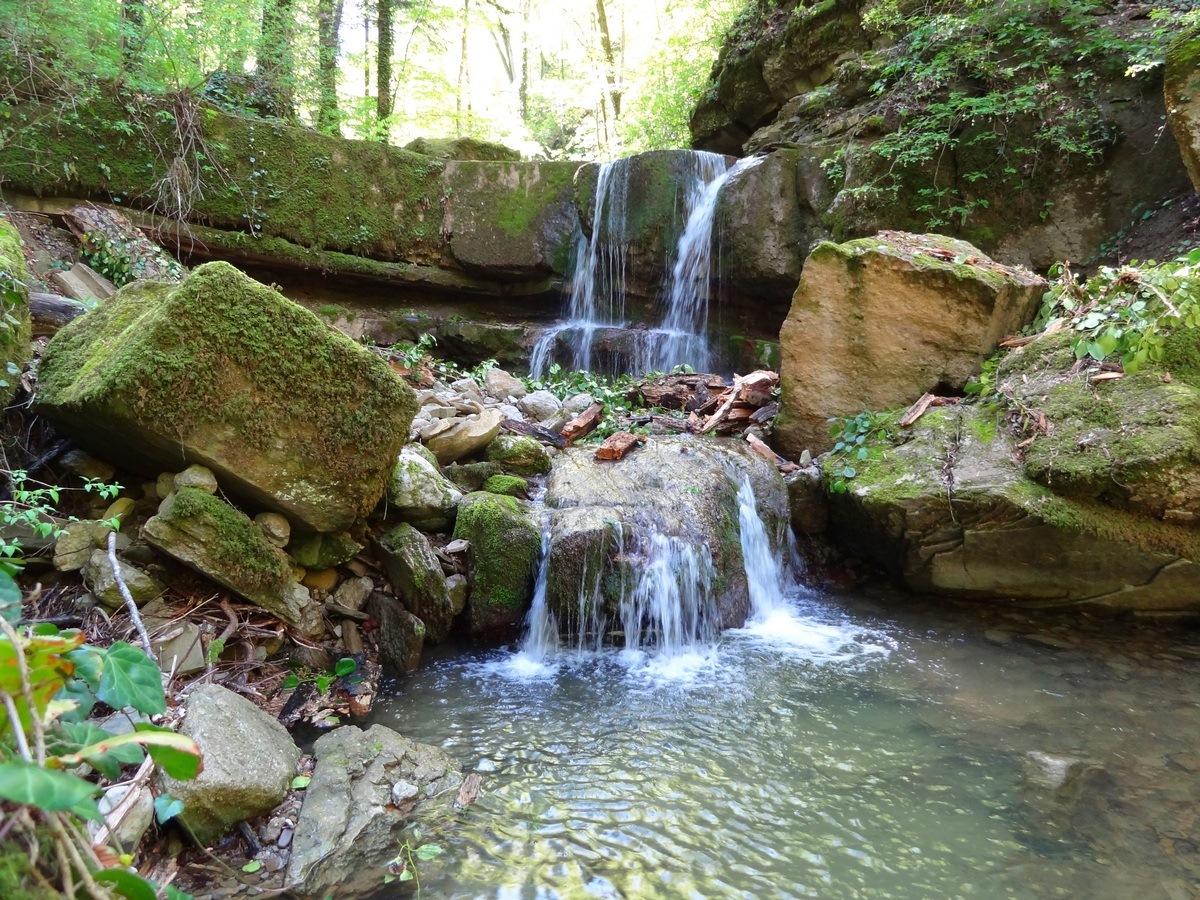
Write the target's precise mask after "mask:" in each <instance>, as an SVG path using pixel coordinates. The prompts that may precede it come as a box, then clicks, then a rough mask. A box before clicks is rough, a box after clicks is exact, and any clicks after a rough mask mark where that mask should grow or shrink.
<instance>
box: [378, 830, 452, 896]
mask: <svg viewBox="0 0 1200 900" xmlns="http://www.w3.org/2000/svg"><path fill="white" fill-rule="evenodd" d="M420 840H421V832H420V831H419V830H416V829H414V831H413V833H412V837H411V838H410V839H408V840H406V841H404V842H403V843H402V844H400V852H399V853H397V854H396V855H395V856H393V857H392V858H391V859H390V860H388V862H387V874H386V875H384V876H383V883H384V884H391V883H392V882H393V881H412V882H415V883H416V886H417V896H418V897H419V896H421V878H420V874H419V873H418V871H417V860H421V861H422V862H428V861H429V860H431V859H435V858H437V857H438V856H441V854H442V848H441V847H440V846H438V845H437V844H428V843H426V844H422V843H420ZM414 844H417V846H415V847H414V846H413V845H414Z"/></svg>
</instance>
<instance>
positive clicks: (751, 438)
mask: <svg viewBox="0 0 1200 900" xmlns="http://www.w3.org/2000/svg"><path fill="white" fill-rule="evenodd" d="M746 443H747V444H749V445H750V449H751V450H753V451H754V452H755V453H757V454H758V455H759V456H761V457H762V458H763V459H765V460H767V461H768V462H771V463H774V464H775V465H777V466H778V467H779V471H780V472H784V473H787V472H795V471H797V470H798V469H799V468H800V467H799V466H798V465H796V464H795V463H794V462H792V461H791V460H787V459H784V458H783V457H782V456H780V455H779V454H778V453H776V452H775V451H774V450H772V449H771V448H770V447H768V446H767V445H766V444H764V443H763V442H762V439H761V438H759V437H758V435H754V434H748V435H746Z"/></svg>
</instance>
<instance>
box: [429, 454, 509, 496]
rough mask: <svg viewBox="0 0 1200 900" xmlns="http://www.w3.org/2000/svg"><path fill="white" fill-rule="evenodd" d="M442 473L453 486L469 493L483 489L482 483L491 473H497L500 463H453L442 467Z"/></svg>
mask: <svg viewBox="0 0 1200 900" xmlns="http://www.w3.org/2000/svg"><path fill="white" fill-rule="evenodd" d="M442 474H443V475H445V476H446V477H447V478H449V479H450V481H451V482H453V483H454V486H455V487H457V488H459V489H461V490H463V491H466V492H467V493H470V492H471V491H481V490H483V485H484V483H485V482H486V481H487V480H488V479H489V478H491V477H492V476H493V475H499V474H501V472H500V465H499V464H498V463H494V462H476V463H453V464H452V465H449V466H446V467H445V468H444V469H442Z"/></svg>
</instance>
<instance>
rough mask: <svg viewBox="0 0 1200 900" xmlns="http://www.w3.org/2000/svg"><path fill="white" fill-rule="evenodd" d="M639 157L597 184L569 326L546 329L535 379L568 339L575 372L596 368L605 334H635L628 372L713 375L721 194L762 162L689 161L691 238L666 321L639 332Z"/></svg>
mask: <svg viewBox="0 0 1200 900" xmlns="http://www.w3.org/2000/svg"><path fill="white" fill-rule="evenodd" d="M634 159H635V158H634V157H627V158H625V159H618V160H615V161H613V162H607V163H602V164H601V165H600V170H599V173H598V175H597V179H596V210H595V214H594V218H593V226H592V233H591V235H590V236H585V235H584V234H583V231H582V230H580V232H579V233H578V235H577V237H576V240H575V250H574V256H573V269H572V272H573V273H574V274H573V275H572V282H571V287H570V289H569V290H570V302H569V305H568V307H567V311H566V312H567V316H566V320H565V321H563V322H561V323H559V324H558V325H555V326H553V327H552V328H548V329H546V330H545V331H544V332H543V333H542V334H541V336H540V337H539V338H538V341H537V343H536V344H535V345H534V349H533V353H532V356H531V358H530V372H531V374H532V375H533V377H534V378H541V377H543V376H544V375H545V374H546V371H547V369H548V368H549V364H550V361H551V358H552V356H553V353H554V349H555V346H556V344H557V343H558V342H559V338H560V336H563V335H569V336H570V347H571V360H570V365H571V367H572V368H573V369H575V370H582V369H591V368H592V367H593V364H594V362H595V360H594V358H593V350H594V347H595V342H596V337H597V333H598V332H599V331H601V330H602V329H623V330H627V331H628V332H629V334H628V336H629V338H630V341H629V343H630V345H631V352H630V353H629V354H628V356H629V358H628V359H627V360H625V362H624V367H625V368H627V369H629V370H631V371H634V372H645V371H650V370H660V371H668V370H670V369H672V368H674V367H675V366H678V365H684V364H686V365H690V366H692V368H694V369H696V370H697V371H707V370H708V369H710V368H711V366H712V363H713V360H712V354H711V350H710V348H709V345H708V304H709V293H710V288H711V286H712V283H713V281H714V280H715V277H716V275H717V272H716V265H715V263H716V261H717V260H718V258H719V254H714V243H715V241H714V235H713V228H714V222H715V220H716V209H717V200H718V198H719V196H720V193H721V189H722V188H723V187H724V186H725V185H726V184H727V183H728V181H729V180H730V179H731V178H733V177H734V176H736V175H737V174H738V173H740V172H744V171H746V170H747V169H749V168H752V167H753V166H755V165H757V164H758V162H759V161H760V159H759V158H757V157H750V158H747V159H743V160H739V161H738V162H737V163H736V164H735V165H733V166H732V167H730V166H729V164H728V159H727V158H726V157H724V156H721V155H719V154H716V153H704V152H699V151H697V152H695V153H692V154H689V156H688V159H689V160H690V162H691V166H692V171H691V172H690V173H689V175H688V178H687V182H686V185H685V187H684V190H683V196H682V198H681V201H682V202H681V207H682V213H683V217H684V223H685V224H684V228H683V232H682V234H681V235H680V237H679V241H678V242H677V245H676V247H675V250H674V254H673V262H672V263H671V268H670V271H669V273H668V276H667V278H666V279H665V284H664V291H663V299H662V308H663V311H662V317H661V319H660V321H659V322H658V324H656V325H655V326H653V327H650V328H631V326H630V323H629V322H628V321H627V320H626V292H625V289H626V257H627V249H628V248H627V246H626V244H625V236H626V234H627V233H628V227H627V216H628V212H629V179H630V174H631V173H632V171H633V167H634V163H633V161H634Z"/></svg>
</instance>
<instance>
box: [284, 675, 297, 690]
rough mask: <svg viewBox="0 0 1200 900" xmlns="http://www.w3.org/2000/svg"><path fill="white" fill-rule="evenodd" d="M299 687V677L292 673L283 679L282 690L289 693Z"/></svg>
mask: <svg viewBox="0 0 1200 900" xmlns="http://www.w3.org/2000/svg"><path fill="white" fill-rule="evenodd" d="M299 686H300V676H299V675H297V674H296V673H295V672H293V673H292V674H291V675H289V676H288V677H287V678H285V679H283V689H284V690H285V691H290V690H291V689H292V688H294V687H299Z"/></svg>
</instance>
